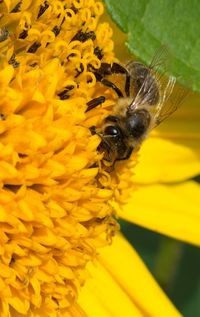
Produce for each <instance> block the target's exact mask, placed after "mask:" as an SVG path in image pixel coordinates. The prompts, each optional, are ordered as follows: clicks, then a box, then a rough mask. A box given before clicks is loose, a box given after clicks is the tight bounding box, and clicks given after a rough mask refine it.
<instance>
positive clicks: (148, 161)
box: [133, 137, 200, 184]
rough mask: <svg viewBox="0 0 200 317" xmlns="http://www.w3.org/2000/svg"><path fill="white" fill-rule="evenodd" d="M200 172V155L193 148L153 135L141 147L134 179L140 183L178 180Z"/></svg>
mask: <svg viewBox="0 0 200 317" xmlns="http://www.w3.org/2000/svg"><path fill="white" fill-rule="evenodd" d="M199 173H200V156H198V155H197V153H195V152H194V151H193V150H192V149H191V148H189V147H187V146H184V145H181V144H177V143H174V142H171V141H169V140H166V139H161V138H158V137H157V138H156V137H155V138H153V137H152V138H149V139H147V140H146V141H145V142H144V144H143V145H142V147H141V150H140V152H139V163H138V164H137V165H136V166H135V167H134V176H133V180H134V182H136V183H139V184H150V183H158V182H162V183H168V182H178V181H183V180H186V179H188V178H190V177H194V176H196V175H198V174H199Z"/></svg>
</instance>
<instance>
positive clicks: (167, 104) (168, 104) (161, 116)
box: [152, 77, 190, 128]
mask: <svg viewBox="0 0 200 317" xmlns="http://www.w3.org/2000/svg"><path fill="white" fill-rule="evenodd" d="M170 81H171V82H170V83H169V86H168V88H167V89H168V90H169V91H171V92H172V90H173V88H174V84H175V78H174V77H171V80H170ZM166 94H167V97H166V98H164V100H163V102H162V103H160V104H159V105H158V107H157V110H156V114H155V117H154V119H155V120H154V121H155V122H154V126H153V127H152V128H154V127H155V126H157V125H159V124H160V123H161V122H162V121H164V120H165V119H167V118H168V117H169V116H170V115H171V114H172V113H174V112H175V111H176V110H177V109H178V108H179V107H180V106H181V104H182V103H183V101H184V100H185V99H186V98H187V96H188V95H189V94H190V91H189V90H188V89H187V88H185V87H181V86H178V87H176V89H175V91H174V93H173V94H172V93H170V92H168V93H167V92H166Z"/></svg>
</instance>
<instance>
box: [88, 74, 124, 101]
mask: <svg viewBox="0 0 200 317" xmlns="http://www.w3.org/2000/svg"><path fill="white" fill-rule="evenodd" d="M94 75H95V77H96V80H97V81H100V82H101V83H102V84H103V85H104V86H107V87H110V88H112V89H113V90H114V91H115V92H116V94H117V95H118V97H120V98H121V97H123V93H122V92H121V90H120V89H119V88H118V87H117V86H116V85H115V84H114V83H112V82H111V81H109V80H107V79H106V78H104V77H103V75H101V74H100V73H98V72H95V73H94Z"/></svg>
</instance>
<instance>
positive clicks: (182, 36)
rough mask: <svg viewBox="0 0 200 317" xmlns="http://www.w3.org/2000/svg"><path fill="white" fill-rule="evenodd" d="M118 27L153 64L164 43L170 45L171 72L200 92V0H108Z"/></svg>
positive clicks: (132, 46)
mask: <svg viewBox="0 0 200 317" xmlns="http://www.w3.org/2000/svg"><path fill="white" fill-rule="evenodd" d="M105 3H106V5H107V8H108V10H109V12H110V14H111V16H112V18H113V19H114V21H115V22H116V23H117V24H118V25H119V27H120V28H121V29H122V30H123V31H124V32H126V33H128V43H127V45H128V48H129V49H130V51H131V52H132V53H133V54H134V55H136V56H138V57H139V58H140V59H141V60H143V61H144V62H145V63H150V61H151V59H152V57H153V55H154V54H155V52H156V50H157V49H158V48H159V47H161V46H162V45H166V46H167V47H168V48H169V51H170V55H172V60H173V63H172V65H171V68H170V70H169V72H170V74H172V75H174V76H175V77H177V79H178V81H179V82H180V83H182V84H184V85H186V86H189V87H191V88H192V89H193V90H196V91H200V1H199V0H190V1H188V0H122V1H116V0H105Z"/></svg>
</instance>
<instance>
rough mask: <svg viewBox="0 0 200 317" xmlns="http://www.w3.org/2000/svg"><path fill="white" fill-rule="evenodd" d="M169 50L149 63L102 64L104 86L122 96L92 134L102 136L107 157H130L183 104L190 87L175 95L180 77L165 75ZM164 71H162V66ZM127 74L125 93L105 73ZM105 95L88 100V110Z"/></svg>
mask: <svg viewBox="0 0 200 317" xmlns="http://www.w3.org/2000/svg"><path fill="white" fill-rule="evenodd" d="M167 59H168V51H167V49H166V48H165V47H162V48H160V49H159V50H158V51H157V52H156V54H155V55H154V57H153V59H152V62H151V63H150V65H149V66H145V65H144V64H143V63H141V62H137V61H130V62H129V63H128V64H127V65H126V66H125V67H123V66H122V65H119V64H116V63H113V65H112V66H111V65H109V64H106V63H105V65H104V64H102V67H101V68H102V69H100V72H97V73H96V74H95V75H96V78H97V80H99V81H100V82H102V83H103V84H104V85H106V86H108V87H111V88H112V89H114V91H115V92H116V93H117V95H118V96H119V98H118V101H117V102H116V104H115V105H114V108H113V113H112V114H110V115H108V116H107V117H106V118H105V120H104V123H103V127H102V129H101V130H100V131H97V129H96V127H91V132H92V134H97V135H99V136H100V138H101V143H100V146H99V149H100V150H101V151H103V152H104V153H105V155H104V159H106V160H107V161H110V162H113V163H114V162H115V161H120V160H126V159H128V158H129V157H130V156H131V154H132V153H133V152H135V151H137V150H138V149H139V148H140V145H141V144H142V142H143V140H144V139H145V138H146V137H147V136H148V134H149V132H150V131H151V130H152V129H153V128H155V127H156V126H158V125H159V124H160V123H161V122H162V121H163V120H165V119H166V118H168V117H169V116H170V115H171V114H172V113H173V112H174V111H175V110H176V109H177V108H178V106H179V105H180V104H181V102H182V101H183V99H184V98H185V96H186V90H185V89H184V88H180V89H179V91H177V93H176V95H175V96H173V97H172V91H173V90H174V85H175V82H176V78H175V77H173V76H170V77H169V78H167V77H165V73H166V65H167ZM161 66H162V67H163V68H164V71H163V72H162V73H160V71H159V70H160V67H161ZM114 73H118V74H123V75H125V77H126V80H125V89H124V90H125V94H126V96H124V94H123V93H122V92H121V90H120V89H119V88H118V87H117V86H116V85H115V84H114V83H112V82H111V81H109V80H107V79H105V75H111V74H114ZM104 101H105V97H103V96H100V97H99V98H95V99H93V100H91V101H90V102H89V103H88V108H87V110H86V111H89V110H91V109H92V108H94V107H96V106H97V105H98V104H100V103H103V102H104Z"/></svg>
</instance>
